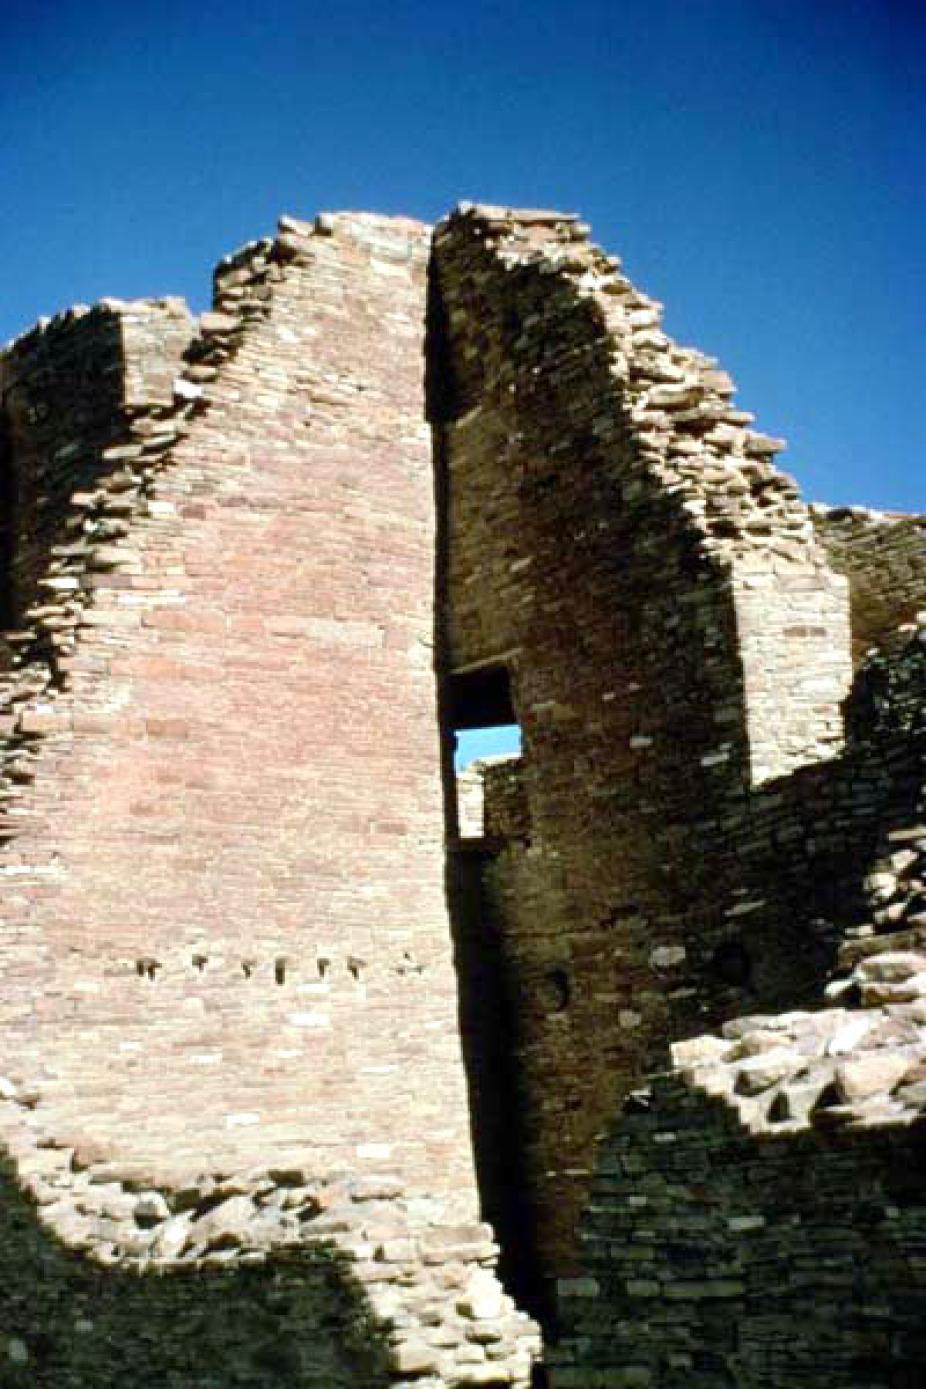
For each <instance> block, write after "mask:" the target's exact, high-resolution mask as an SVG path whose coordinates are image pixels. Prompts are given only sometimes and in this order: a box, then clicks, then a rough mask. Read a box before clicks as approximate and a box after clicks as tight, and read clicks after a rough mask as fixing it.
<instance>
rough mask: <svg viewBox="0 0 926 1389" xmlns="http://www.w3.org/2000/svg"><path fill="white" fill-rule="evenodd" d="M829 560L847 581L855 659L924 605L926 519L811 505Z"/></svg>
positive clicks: (925, 605) (858, 507)
mask: <svg viewBox="0 0 926 1389" xmlns="http://www.w3.org/2000/svg"><path fill="white" fill-rule="evenodd" d="M812 512H813V521H814V526H815V528H816V531H817V534H818V536H819V537H820V539H821V541H822V543H823V545H824V547H825V549H826V552H827V555H828V556H829V560H830V563H831V564H832V566H833V568H834V569H836V570H838V571H839V573H840V574H845V575H846V577H847V578H848V580H849V587H850V592H851V603H852V645H853V649H854V651H855V654H856V659H857V660H858V659H861V657H862V656H864V654H865V652H866V651H867V650H868V649H869V648H870V647H873V646H879V645H880V644H881V643H882V642H883V641H884V639H885V638H886V637H889V636H890V635H891V633H893V632H894V631H895V630H896V628H897V627H898V626H899V625H900V624H901V623H906V622H912V621H913V620H914V619H915V618H916V615H917V613H918V612H922V611H923V610H924V609H926V517H923V516H904V515H898V514H894V513H891V512H884V511H870V510H868V509H867V508H866V507H861V506H841V507H825V506H814V507H813V508H812Z"/></svg>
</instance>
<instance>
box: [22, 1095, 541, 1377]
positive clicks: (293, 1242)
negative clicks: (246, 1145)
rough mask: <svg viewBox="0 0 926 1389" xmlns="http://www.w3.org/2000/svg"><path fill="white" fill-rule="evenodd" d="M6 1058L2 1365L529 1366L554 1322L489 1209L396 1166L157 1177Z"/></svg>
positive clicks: (120, 1369) (416, 1373) (126, 1372)
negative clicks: (52, 1112)
mask: <svg viewBox="0 0 926 1389" xmlns="http://www.w3.org/2000/svg"><path fill="white" fill-rule="evenodd" d="M47 1118H48V1116H46V1115H45V1112H44V1106H43V1105H42V1103H41V1101H40V1100H38V1099H37V1091H36V1090H35V1088H34V1087H31V1086H29V1085H27V1084H24V1083H17V1082H15V1081H13V1080H11V1079H10V1078H9V1077H7V1076H0V1141H2V1143H3V1145H4V1149H5V1151H6V1154H7V1156H6V1157H4V1158H2V1159H0V1250H2V1252H0V1298H2V1313H3V1322H2V1329H0V1383H2V1384H3V1385H5V1386H10V1389H13V1387H14V1386H22V1387H23V1389H26V1386H43V1389H45V1386H47V1389H59V1386H73V1387H74V1389H88V1386H89V1385H91V1384H94V1385H95V1384H110V1383H116V1382H118V1381H119V1380H121V1379H122V1378H123V1377H124V1376H129V1377H130V1378H131V1379H132V1381H133V1382H135V1383H137V1384H140V1385H145V1386H148V1385H150V1386H151V1389H155V1386H157V1387H158V1389H162V1386H176V1389H191V1387H195V1389H225V1387H226V1386H229V1389H230V1386H237V1385H240V1386H244V1385H248V1386H266V1387H267V1389H270V1386H276V1385H280V1384H282V1383H285V1384H287V1385H293V1386H300V1387H301V1386H306V1389H308V1387H309V1386H311V1389H337V1387H338V1386H344V1389H347V1386H350V1389H358V1386H359V1389H364V1387H365V1386H370V1389H373V1386H386V1385H389V1386H395V1387H396V1389H398V1387H399V1386H403V1385H408V1386H410V1385H411V1384H412V1383H413V1384H414V1386H415V1389H428V1386H440V1389H445V1386H461V1387H462V1386H468V1385H494V1386H502V1385H522V1386H523V1385H526V1384H527V1381H528V1378H529V1375H530V1367H531V1364H532V1363H533V1361H534V1360H535V1359H536V1357H537V1354H538V1352H539V1344H538V1338H537V1333H536V1329H535V1328H534V1326H533V1324H532V1323H531V1322H530V1321H529V1319H528V1318H527V1317H526V1316H525V1315H524V1314H523V1313H521V1312H518V1311H517V1310H516V1309H515V1307H514V1304H513V1302H512V1300H511V1298H510V1297H508V1296H507V1295H506V1294H505V1293H504V1292H503V1290H502V1288H501V1286H500V1284H499V1283H498V1281H497V1279H496V1278H495V1275H494V1272H493V1269H494V1265H495V1261H496V1259H497V1256H498V1248H497V1245H496V1244H495V1243H494V1241H493V1236H492V1231H491V1229H490V1227H489V1226H488V1225H484V1224H474V1225H468V1226H459V1225H449V1224H448V1223H447V1221H446V1218H445V1206H446V1201H445V1200H444V1198H442V1197H441V1196H440V1195H439V1194H438V1195H435V1196H434V1197H433V1198H427V1197H424V1196H422V1195H421V1194H416V1195H414V1196H411V1195H409V1194H408V1193H406V1192H405V1191H404V1189H403V1187H402V1183H401V1180H400V1179H399V1178H398V1177H397V1176H395V1175H393V1174H388V1173H381V1174H379V1175H374V1174H368V1175H365V1176H363V1177H359V1176H357V1175H355V1174H344V1175H342V1176H339V1175H337V1174H334V1173H330V1172H329V1173H324V1174H323V1175H318V1164H317V1163H316V1165H315V1167H314V1168H306V1169H302V1168H272V1167H271V1168H251V1169H249V1170H247V1171H242V1172H227V1171H224V1172H213V1173H209V1174H204V1175H202V1176H200V1177H198V1178H197V1179H196V1180H195V1181H191V1182H190V1183H189V1184H188V1185H186V1186H184V1187H167V1186H155V1185H152V1184H151V1183H150V1182H147V1183H146V1182H144V1181H140V1180H139V1178H138V1177H137V1176H130V1175H128V1174H126V1173H124V1172H122V1171H121V1170H120V1168H119V1166H118V1164H115V1163H113V1162H111V1161H107V1159H106V1157H105V1156H104V1155H101V1156H100V1157H99V1158H98V1159H97V1160H95V1161H94V1160H90V1159H89V1158H88V1157H87V1156H86V1154H82V1153H80V1152H79V1151H77V1150H75V1149H74V1148H71V1147H67V1146H65V1145H64V1144H63V1143H62V1141H61V1140H60V1138H59V1137H57V1135H56V1134H55V1131H54V1127H53V1126H52V1127H51V1128H49V1127H48V1126H47Z"/></svg>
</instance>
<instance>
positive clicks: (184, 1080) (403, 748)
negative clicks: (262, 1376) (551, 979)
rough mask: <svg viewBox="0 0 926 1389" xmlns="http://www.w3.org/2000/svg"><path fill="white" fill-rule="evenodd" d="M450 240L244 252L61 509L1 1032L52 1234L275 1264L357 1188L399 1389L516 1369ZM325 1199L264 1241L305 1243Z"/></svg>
mask: <svg viewBox="0 0 926 1389" xmlns="http://www.w3.org/2000/svg"><path fill="white" fill-rule="evenodd" d="M427 255H428V230H427V229H426V228H424V227H422V226H420V225H419V224H416V223H412V222H407V221H403V220H401V219H396V220H393V221H390V220H389V219H381V218H376V217H370V216H365V215H358V216H356V217H353V216H344V217H335V218H323V219H320V220H319V222H318V223H317V224H316V225H315V226H314V227H313V226H310V225H308V224H304V223H298V222H296V221H294V220H291V219H289V220H284V223H283V224H281V233H280V235H279V236H278V237H277V239H276V240H275V241H274V242H273V243H269V242H258V243H254V244H252V245H251V246H249V247H246V248H244V251H243V252H242V253H240V254H239V255H237V256H235V257H233V258H231V259H230V260H229V261H228V262H227V263H225V264H223V266H221V267H220V268H219V272H218V273H217V277H216V290H217V298H216V309H215V311H213V312H212V313H210V314H206V315H204V317H203V319H202V321H201V323H200V325H199V334H198V336H197V338H196V340H195V341H194V343H193V344H192V345H191V347H190V349H189V351H188V352H187V354H186V359H185V361H184V364H183V371H182V373H180V376H179V379H177V380H176V383H175V384H174V383H173V382H172V385H171V400H170V403H165V404H164V405H163V406H162V407H161V409H160V413H158V411H155V412H154V413H153V414H152V413H146V412H145V410H144V408H143V407H140V408H141V415H140V417H139V418H138V419H136V418H135V416H134V415H129V418H128V419H127V421H126V423H127V425H128V427H127V428H125V429H124V434H123V438H122V440H121V442H119V443H118V444H117V447H118V448H119V451H120V457H119V460H118V461H119V464H120V466H119V468H118V469H117V470H115V471H114V472H113V471H108V470H107V469H106V468H105V467H104V468H102V469H101V470H100V476H99V477H98V478H97V479H96V480H95V486H94V487H93V489H92V490H82V491H78V492H77V493H76V494H74V493H72V494H71V495H70V497H69V499H68V504H67V514H66V516H65V518H64V524H65V526H66V527H68V528H70V533H71V534H72V535H73V537H74V543H73V544H72V545H69V546H67V547H66V548H65V549H58V548H54V549H52V551H51V552H50V554H49V556H48V559H47V565H46V569H45V574H44V576H43V580H42V581H41V582H42V583H44V585H45V586H46V588H48V590H49V591H50V592H51V594H52V595H53V597H54V600H55V601H54V602H53V604H52V605H51V608H52V610H51V611H46V612H41V613H39V614H36V612H35V610H34V609H32V610H27V613H26V618H27V620H29V619H31V620H32V622H31V626H29V627H27V628H26V630H25V631H24V633H23V641H22V643H21V649H20V654H19V657H18V664H17V666H16V668H15V669H14V670H13V671H12V672H11V677H10V681H9V684H8V691H7V697H8V710H9V712H8V715H7V719H8V728H9V740H8V749H7V761H6V798H7V833H8V836H9V838H10V842H9V843H8V844H7V847H6V852H5V858H4V861H3V863H2V865H0V874H2V878H3V881H4V882H5V883H6V885H7V891H6V892H5V894H4V900H3V933H2V939H0V964H2V969H3V973H4V990H3V995H2V1001H0V1020H2V1026H3V1032H4V1041H5V1049H6V1054H7V1055H8V1056H10V1057H13V1058H15V1060H14V1062H13V1064H12V1066H11V1067H9V1068H8V1069H9V1071H10V1073H9V1074H8V1075H7V1076H6V1085H7V1086H8V1087H11V1089H10V1093H11V1095H12V1096H13V1097H14V1100H15V1097H16V1096H18V1095H21V1093H22V1088H23V1087H25V1088H26V1093H27V1094H28V1096H29V1098H28V1102H27V1103H26V1108H27V1109H28V1111H29V1113H30V1114H32V1113H33V1111H34V1116H33V1119H32V1120H29V1121H28V1122H27V1124H26V1132H25V1135H24V1137H23V1139H22V1141H21V1142H20V1143H19V1144H18V1145H16V1146H17V1147H18V1148H19V1149H20V1150H21V1151H18V1152H17V1170H18V1171H19V1173H20V1177H21V1179H22V1180H23V1181H26V1182H28V1181H29V1180H31V1176H32V1174H33V1173H34V1172H36V1171H37V1170H39V1171H40V1169H41V1165H42V1164H41V1160H40V1159H39V1158H38V1157H37V1156H36V1154H38V1153H40V1152H41V1151H43V1149H44V1147H45V1146H46V1145H47V1144H48V1143H51V1144H53V1151H54V1152H55V1153H56V1154H59V1155H60V1157H59V1159H58V1160H57V1166H55V1164H54V1163H53V1166H55V1174H54V1176H53V1180H52V1183H51V1185H52V1187H53V1188H55V1190H54V1191H53V1193H52V1195H51V1196H50V1197H49V1196H44V1197H42V1196H40V1197H39V1198H38V1199H39V1200H40V1206H41V1221H42V1225H43V1228H45V1229H47V1230H50V1231H51V1232H53V1233H54V1232H57V1235H58V1236H59V1237H60V1238H61V1239H63V1240H65V1241H71V1242H72V1243H74V1244H75V1245H76V1246H78V1247H80V1248H81V1249H82V1250H84V1251H85V1257H86V1258H88V1259H89V1260H90V1261H91V1263H92V1262H94V1261H95V1262H97V1263H99V1264H101V1265H103V1266H105V1267H113V1266H119V1267H121V1266H122V1264H124V1263H125V1262H126V1261H127V1262H128V1263H129V1264H130V1265H131V1263H132V1262H133V1260H134V1261H140V1262H141V1264H142V1265H143V1266H147V1265H148V1264H149V1263H150V1262H151V1261H152V1260H154V1262H155V1263H157V1261H158V1259H159V1258H161V1257H164V1258H166V1259H167V1261H168V1263H169V1264H170V1266H171V1268H173V1267H174V1266H175V1265H177V1264H181V1265H182V1264H183V1263H184V1261H192V1263H193V1264H194V1265H195V1264H196V1262H197V1260H199V1259H201V1258H203V1257H211V1256H212V1255H213V1254H221V1253H223V1251H224V1252H226V1253H228V1252H229V1251H230V1258H231V1261H232V1262H234V1263H236V1264H237V1263H239V1262H242V1261H243V1263H244V1265H245V1266H247V1264H248V1260H249V1257H250V1255H251V1254H254V1255H260V1254H263V1255H265V1254H266V1243H267V1240H268V1235H267V1224H268V1221H267V1219H266V1218H264V1217H266V1212H265V1211H264V1207H265V1205H266V1204H267V1199H266V1198H267V1197H268V1195H269V1196H270V1197H272V1200H271V1203H270V1204H271V1214H273V1212H276V1214H277V1215H279V1212H280V1209H281V1202H282V1200H283V1196H281V1195H280V1193H281V1192H282V1193H283V1195H285V1190H286V1188H287V1187H288V1186H291V1185H296V1186H297V1187H299V1188H300V1189H302V1190H306V1189H308V1188H309V1187H312V1188H313V1189H314V1188H317V1187H318V1185H319V1183H320V1182H322V1181H330V1180H333V1179H336V1178H337V1177H338V1175H339V1174H342V1173H349V1174H350V1175H351V1177H352V1179H353V1180H354V1182H355V1183H359V1184H360V1185H358V1186H357V1187H356V1191H360V1190H361V1187H362V1185H363V1182H364V1181H365V1180H366V1181H367V1187H366V1189H364V1192H363V1196H362V1197H361V1198H360V1199H361V1202H363V1201H365V1200H368V1199H370V1198H371V1197H373V1198H375V1202H378V1210H375V1218H374V1216H373V1215H371V1210H370V1207H369V1206H366V1207H364V1208H363V1209H360V1208H357V1209H354V1207H353V1206H352V1205H351V1201H352V1196H350V1195H348V1196H347V1197H346V1198H345V1199H346V1200H347V1203H348V1204H347V1213H346V1214H343V1215H342V1216H341V1218H340V1219H339V1220H337V1221H336V1222H335V1223H334V1227H333V1231H327V1232H326V1233H325V1235H324V1236H319V1239H321V1240H322V1242H324V1240H325V1239H329V1236H330V1239H331V1240H333V1242H334V1244H335V1245H336V1256H337V1258H338V1259H339V1260H341V1261H344V1260H349V1261H351V1262H352V1264H353V1265H354V1270H352V1273H355V1275H356V1277H355V1281H356V1279H359V1280H360V1282H361V1284H362V1286H363V1287H365V1288H366V1289H367V1292H366V1294H365V1297H366V1303H367V1305H368V1306H369V1307H370V1308H371V1309H373V1310H372V1311H371V1315H375V1316H376V1317H377V1318H379V1319H380V1320H381V1321H383V1322H384V1324H385V1326H386V1330H385V1331H384V1332H383V1342H384V1345H385V1347H386V1350H385V1352H384V1353H385V1357H386V1360H385V1363H386V1364H387V1371H388V1376H387V1377H388V1378H389V1382H393V1380H394V1381H395V1382H399V1381H400V1380H401V1381H402V1382H404V1377H405V1376H406V1375H409V1374H411V1375H413V1376H414V1377H415V1379H416V1382H417V1383H419V1384H425V1383H441V1384H464V1383H467V1384H468V1383H480V1384H499V1383H523V1382H525V1381H526V1378H527V1375H528V1369H529V1361H530V1358H531V1354H532V1351H533V1347H534V1339H533V1332H532V1330H531V1327H530V1324H529V1323H528V1322H527V1321H526V1319H525V1318H524V1317H523V1316H521V1315H518V1314H515V1313H514V1311H513V1308H512V1305H511V1303H510V1300H508V1299H505V1298H504V1297H503V1295H502V1293H501V1290H500V1288H499V1287H498V1285H497V1283H496V1282H495V1280H494V1278H493V1276H492V1274H491V1265H492V1263H493V1262H494V1257H495V1248H494V1245H493V1244H492V1241H491V1237H490V1234H491V1232H490V1231H488V1229H487V1228H486V1227H484V1226H480V1225H479V1224H478V1221H477V1215H478V1210H477V1193H476V1187H475V1181H474V1178H473V1170H472V1155H471V1147H470V1140H469V1117H468V1108H467V1100H466V1091H465V1078H464V1073H463V1068H462V1064H461V1059H460V1050H459V1046H460V1044H459V1037H458V1032H457V1029H456V1023H455V1012H456V987H455V977H454V972H453V966H452V959H451V952H450V939H449V931H448V926H447V917H446V907H445V902H444V887H443V835H442V814H441V786H440V775H439V766H440V761H439V754H438V741H437V721H436V702H435V690H434V674H433V667H432V601H433V600H432V593H433V565H434V512H433V484H432V470H431V458H430V447H429V442H430V441H429V434H428V429H427V425H426V423H425V421H424V409H423V377H424V362H423V357H422V342H423V323H424V315H425V269H426V264H427ZM133 315H134V316H137V317H141V314H140V312H139V311H133ZM156 334H157V330H156V329H155V336H156ZM169 355H170V349H169V347H166V348H165V354H164V356H165V360H166V359H167V358H168V357H169ZM128 356H129V357H131V352H129V353H128ZM55 366H56V364H55V361H54V353H53V352H52V360H51V368H52V373H53V372H54V369H55ZM60 369H61V371H62V373H63V376H64V379H65V380H67V371H68V368H67V362H66V361H62V363H61V364H60ZM143 377H144V372H142V373H141V375H140V376H133V374H132V372H131V371H130V372H129V374H128V379H127V383H126V387H125V394H126V397H127V398H128V399H130V400H132V401H134V402H136V403H137V402H138V401H139V399H141V398H143V397H145V392H146V390H147V389H148V386H149V385H150V383H146V382H145V380H144V379H142V378H143ZM127 413H129V412H127ZM116 424H117V425H118V426H121V425H122V424H123V420H122V419H118V420H117V422H116ZM139 425H140V426H141V428H139V427H138V426H139ZM115 432H116V433H118V430H117V429H116V430H115ZM111 442H112V441H111V440H109V439H107V440H106V444H107V449H108V447H109V445H110V443H111ZM110 457H111V455H110ZM104 461H105V462H108V461H109V460H106V459H104ZM12 463H13V468H14V471H15V470H16V469H17V468H21V467H22V466H24V460H23V459H22V458H21V457H20V454H19V452H18V451H17V447H16V441H15V440H14V448H13V457H12ZM43 624H44V625H43ZM49 632H50V634H51V636H50V639H49ZM191 1112H192V1113H195V1123H194V1122H191ZM75 1172H76V1173H89V1176H87V1177H86V1180H80V1179H78V1180H76V1182H75V1179H74V1177H73V1174H74V1173H75ZM287 1172H293V1173H295V1174H296V1175H295V1177H291V1178H287V1177H286V1173H287ZM274 1173H276V1174H277V1175H276V1176H274ZM280 1174H283V1175H282V1177H281V1176H280ZM246 1176H247V1177H248V1182H246V1181H245V1177H246ZM100 1183H106V1184H112V1183H116V1184H117V1185H118V1186H119V1188H120V1189H121V1191H122V1193H123V1195H128V1196H131V1195H132V1193H133V1192H136V1193H137V1192H138V1191H139V1189H140V1190H142V1191H143V1192H144V1191H149V1192H153V1193H154V1197H152V1199H151V1202H149V1205H150V1206H151V1207H152V1209H148V1207H146V1208H145V1209H144V1210H143V1211H139V1208H138V1207H137V1205H136V1204H135V1202H134V1200H133V1201H131V1202H129V1204H126V1202H125V1200H124V1199H123V1196H119V1194H118V1192H117V1193H116V1194H115V1195H114V1198H113V1199H114V1201H115V1205H116V1206H118V1207H119V1210H120V1212H122V1216H123V1220H124V1223H123V1225H122V1226H121V1227H120V1225H119V1219H118V1218H117V1217H115V1216H114V1215H113V1214H112V1211H109V1212H107V1211H106V1210H105V1209H101V1208H100V1206H99V1202H98V1200H96V1197H97V1196H98V1192H96V1191H95V1189H96V1188H97V1187H98V1186H99V1184H100ZM248 1183H250V1184H248ZM88 1187H89V1189H90V1190H89V1195H88V1194H87V1188H88ZM183 1193H186V1195H184V1194H183ZM155 1197H156V1198H157V1199H154V1198H155ZM239 1199H241V1200H245V1204H246V1205H247V1209H246V1210H245V1209H243V1208H241V1209H239V1207H238V1206H236V1205H235V1204H234V1203H235V1202H237V1201H239ZM230 1203H231V1207H230V1209H229V1204H230ZM374 1205H375V1203H374ZM214 1207H215V1208H217V1209H218V1210H219V1211H220V1212H221V1214H220V1216H219V1217H216V1216H215V1214H214V1210H213V1208H214ZM307 1211H308V1212H309V1213H310V1214H314V1211H315V1207H314V1205H313V1203H312V1202H311V1201H310V1202H309V1204H308V1206H307V1207H306V1208H305V1210H303V1209H302V1207H301V1206H300V1203H299V1201H298V1200H296V1201H295V1203H294V1204H293V1206H292V1212H293V1214H292V1215H291V1216H290V1217H288V1218H284V1219H282V1220H281V1221H280V1220H277V1222H276V1226H275V1228H274V1231H273V1232H272V1235H271V1237H269V1238H270V1243H271V1245H280V1246H289V1245H292V1243H293V1241H294V1240H295V1241H296V1243H297V1244H299V1243H300V1238H301V1236H302V1235H305V1240H303V1241H302V1242H303V1243H307V1244H312V1243H313V1238H312V1236H310V1235H308V1234H307V1232H306V1230H305V1222H306V1220H307V1218H308V1216H307V1214H306V1212H307ZM184 1214H186V1221H185V1226H184V1229H182V1230H180V1229H178V1227H177V1226H176V1225H172V1226H171V1229H170V1231H169V1232H168V1234H167V1236H166V1237H165V1238H166V1244H165V1243H164V1242H163V1241H162V1238H161V1236H162V1228H161V1227H162V1226H165V1225H167V1224H170V1222H171V1220H173V1219H174V1218H175V1217H182V1216H184ZM207 1217H209V1219H208V1220H207V1225H209V1224H210V1221H211V1225H212V1226H214V1229H213V1228H211V1226H210V1229H208V1230H207V1229H204V1228H202V1227H198V1226H197V1224H196V1222H197V1221H198V1220H201V1219H206V1218H207ZM262 1219H263V1223H262ZM107 1222H108V1223H107ZM114 1222H115V1223H114ZM181 1224H182V1225H183V1224H184V1222H183V1221H181ZM270 1224H271V1225H273V1220H271V1221H270ZM216 1241H217V1242H216ZM316 1242H317V1241H316ZM284 1261H285V1260H284ZM309 1261H310V1263H311V1262H312V1260H311V1258H310V1260H309ZM180 1272H181V1274H182V1269H181V1270H180ZM307 1276H308V1277H309V1278H310V1281H311V1278H312V1277H314V1274H312V1273H311V1270H310V1271H309V1274H308V1275H307ZM284 1281H285V1280H284ZM190 1286H192V1284H191V1285H190ZM174 1287H175V1288H179V1287H181V1284H175V1285H174ZM377 1290H379V1291H378V1292H377ZM179 1296H180V1299H181V1302H182V1299H183V1297H184V1296H187V1295H186V1294H180V1295H179ZM65 1300H66V1299H65ZM458 1304H459V1305H458ZM24 1315H26V1314H25V1313H24ZM30 1315H31V1317H32V1320H31V1321H28V1319H27V1324H26V1325H25V1326H24V1327H23V1329H22V1336H21V1338H20V1339H23V1340H24V1344H25V1345H26V1349H27V1350H29V1347H30V1345H31V1344H32V1342H34V1340H35V1335H36V1334H37V1331H36V1327H37V1319H36V1314H35V1308H34V1307H33V1308H32V1311H31V1314H30ZM190 1334H191V1336H192V1332H191V1333H190ZM191 1344H192V1342H191ZM33 1349H34V1346H33ZM31 1353H32V1352H31V1351H30V1355H31ZM178 1354H179V1352H178ZM180 1360H181V1361H182V1355H181V1356H180ZM310 1362H311V1356H309V1359H308V1360H306V1358H305V1356H303V1357H302V1359H301V1360H300V1362H299V1363H300V1364H302V1365H303V1369H304V1372H305V1376H306V1378H305V1379H304V1381H303V1380H298V1381H297V1380H294V1381H292V1382H306V1383H316V1382H320V1381H319V1380H318V1377H317V1376H316V1378H315V1379H313V1378H311V1374H310V1370H311V1363H310ZM178 1363H179V1362H178ZM236 1363H237V1362H236V1361H235V1360H234V1357H232V1358H231V1359H230V1360H229V1361H228V1363H227V1364H226V1365H225V1366H224V1369H223V1373H224V1374H225V1376H226V1378H225V1379H223V1380H222V1381H221V1382H222V1383H225V1382H228V1383H237V1382H238V1380H237V1379H236V1378H235V1375H236V1374H239V1369H238V1368H236ZM115 1364H116V1362H113V1364H112V1365H110V1367H109V1372H111V1373H115V1369H114V1366H115ZM125 1365H126V1366H127V1365H128V1362H125ZM69 1372H70V1371H69ZM100 1373H103V1370H102V1369H101V1371H100ZM177 1373H179V1371H177ZM48 1382H52V1381H51V1380H49V1381H48ZM184 1382H186V1381H184ZM249 1382H250V1381H249Z"/></svg>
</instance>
